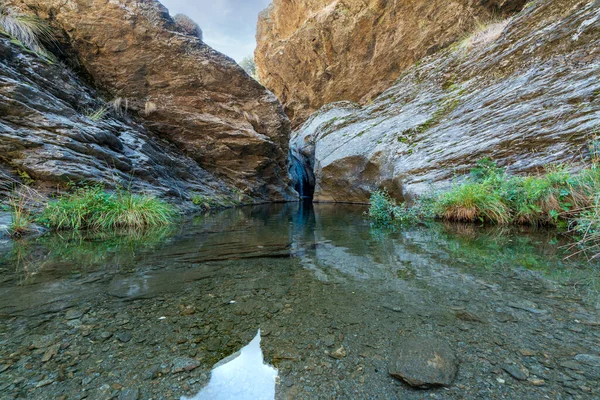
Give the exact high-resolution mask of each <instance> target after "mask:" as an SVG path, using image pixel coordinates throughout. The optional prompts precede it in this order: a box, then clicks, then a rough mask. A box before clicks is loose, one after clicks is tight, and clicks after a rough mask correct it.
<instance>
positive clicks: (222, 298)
mask: <svg viewBox="0 0 600 400" xmlns="http://www.w3.org/2000/svg"><path fill="white" fill-rule="evenodd" d="M364 210H365V208H363V207H357V206H345V205H339V204H336V205H316V206H314V207H313V206H312V205H310V204H306V203H304V204H279V205H269V206H257V207H243V208H238V209H231V210H225V211H223V212H219V213H214V214H208V215H203V216H199V217H197V218H195V219H194V220H193V221H189V222H188V223H185V224H181V226H175V227H173V228H169V229H165V230H163V229H160V230H154V231H148V232H145V233H144V234H127V233H125V234H123V233H121V234H115V235H106V234H104V235H100V234H85V233H84V234H73V235H71V234H64V233H63V234H60V235H48V236H45V237H41V238H37V239H33V240H29V241H18V242H12V243H11V244H10V246H9V247H4V248H5V249H6V251H5V252H4V253H2V250H0V321H1V322H2V323H1V324H0V393H2V394H4V393H8V398H28V399H43V400H46V399H48V398H61V397H62V398H64V397H65V396H66V397H67V398H80V393H81V391H82V388H83V389H85V392H86V394H87V398H93V399H95V398H98V399H103V398H119V397H121V396H120V393H119V391H120V390H123V391H125V390H126V389H132V390H133V394H131V393H130V394H131V398H140V399H147V398H148V399H149V398H159V399H162V398H165V399H180V398H181V396H182V395H186V396H193V395H194V394H196V393H198V394H197V396H196V397H191V398H193V399H203V398H206V399H218V398H233V396H234V394H236V393H239V394H240V395H245V394H247V395H248V396H247V398H252V399H257V398H262V397H260V396H261V395H262V396H266V398H269V399H272V398H273V395H274V396H275V398H277V399H288V398H293V399H311V400H312V399H317V398H326V399H332V398H343V399H346V398H348V399H350V398H357V399H362V398H380V399H392V398H402V399H410V400H413V399H421V398H422V397H423V395H422V392H414V391H410V390H405V389H403V386H400V383H396V382H395V381H394V380H392V379H391V378H390V377H389V375H388V374H387V363H388V361H389V357H390V355H391V354H392V349H393V347H394V345H395V343H396V342H397V341H398V340H399V338H400V337H401V335H404V334H408V333H414V334H418V335H427V336H435V337H439V338H444V339H445V340H447V341H448V342H449V343H450V345H451V347H453V348H455V349H456V350H457V351H459V352H460V354H461V358H462V360H463V363H462V364H461V367H460V371H461V373H460V374H459V378H458V379H459V382H457V386H456V387H453V388H450V389H448V390H447V391H446V390H444V391H443V392H437V394H440V396H441V397H440V396H438V397H437V398H444V399H461V398H490V397H493V398H536V399H537V398H557V399H561V398H573V397H570V396H569V395H565V391H564V388H562V387H561V386H560V382H562V381H561V379H563V376H565V374H566V373H568V372H569V371H568V368H567V367H564V366H563V364H564V365H571V363H572V362H573V357H574V355H578V354H597V353H598V350H597V345H595V344H594V343H597V340H598V339H597V337H598V336H597V326H599V325H600V297H599V296H598V292H599V291H598V289H599V287H600V285H599V274H598V271H599V269H598V263H590V262H588V261H587V260H586V259H585V258H582V257H579V258H577V257H574V258H571V259H565V256H566V255H567V251H566V249H565V247H564V246H565V245H566V244H568V243H569V242H568V238H566V237H561V236H560V235H558V234H557V232H556V231H552V230H537V231H536V230H529V229H525V228H514V227H511V228H497V227H488V228H484V227H479V226H476V225H455V224H448V225H445V224H439V223H433V224H431V225H429V226H414V227H403V228H398V229H396V230H395V231H390V230H382V229H376V228H374V227H372V226H371V225H370V224H369V222H368V221H367V220H366V219H365V218H364V216H363V211H364ZM0 249H1V247H0ZM532 310H533V311H532ZM259 328H260V329H261V332H262V344H261V343H260V340H261V338H260V336H257V337H255V338H254V340H252V341H251V339H252V336H251V335H252V334H253V333H254V332H256V331H257V330H258V329H259ZM248 343H250V344H249V345H248V346H246V344H248ZM342 346H343V348H344V349H345V355H344V356H342V358H336V357H333V356H332V354H333V353H334V352H335V351H336V350H337V349H340V348H341V347H342ZM240 349H242V350H240ZM238 351H239V352H238ZM236 352H238V353H236ZM263 352H264V353H263ZM230 354H234V356H232V357H228V358H226V359H225V360H224V361H223V362H222V363H219V364H217V365H216V367H214V366H215V363H217V362H218V361H219V360H222V359H223V358H224V357H226V356H228V355H230ZM523 354H535V356H529V355H523ZM263 355H264V360H265V361H266V362H267V364H270V365H273V367H270V366H268V365H265V364H264V361H263ZM181 360H185V362H186V364H185V365H187V366H190V368H191V369H189V370H188V369H185V370H184V371H181V368H176V365H180V361H181ZM507 360H508V361H507ZM538 360H543V361H544V362H543V363H540V362H538ZM509 362H510V363H518V364H519V365H522V366H523V368H525V367H526V368H527V369H528V370H529V371H530V377H536V378H532V379H538V378H539V379H544V380H545V382H546V383H545V385H541V386H532V385H528V384H521V385H509V384H508V383H509V382H510V379H512V378H510V377H508V376H506V375H505V374H503V372H502V370H503V369H502V368H501V367H500V366H501V365H504V364H505V363H509ZM249 365H250V366H249ZM213 367H214V370H212V371H211V369H213ZM275 368H276V369H275ZM565 368H567V369H565ZM577 368H578V370H579V369H581V370H582V371H584V372H585V374H579V373H578V374H579V375H578V377H577V379H578V380H580V381H581V382H578V383H577V384H578V385H580V386H582V387H584V388H596V387H598V380H599V379H600V375H599V374H600V372H598V369H597V368H596V369H594V368H587V367H586V366H585V365H578V366H577ZM586 368H587V369H586ZM499 371H500V372H499ZM499 374H500V375H499ZM276 376H278V379H277V381H275V377H276ZM496 377H500V378H501V379H502V380H504V381H505V382H506V384H505V385H504V386H502V387H500V386H498V382H499V381H497V380H496ZM125 385H126V386H129V387H126V388H121V387H122V386H125ZM459 385H460V387H459ZM201 388H204V389H203V390H201ZM200 390H201V391H200ZM577 390H580V389H577ZM199 391H200V392H199ZM530 391H533V392H532V393H529V392H530ZM556 393H558V394H559V395H556ZM585 393H586V395H587V393H588V392H585ZM136 394H137V397H136V396H135V395H136ZM596 394H597V393H590V394H589V396H588V397H589V398H598V396H596V397H593V396H595V395H596ZM218 396H223V397H218ZM227 396H229V397H227ZM590 396H592V397H590ZM0 397H2V396H0ZM123 398H129V397H125V396H123ZM235 398H240V397H239V396H235ZM583 398H585V397H583Z"/></svg>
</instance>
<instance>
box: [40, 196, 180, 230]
mask: <svg viewBox="0 0 600 400" xmlns="http://www.w3.org/2000/svg"><path fill="white" fill-rule="evenodd" d="M175 215H176V212H175V210H174V209H173V207H172V206H170V205H169V204H167V203H165V202H163V201H161V200H158V199H156V198H153V197H149V196H145V195H137V194H132V193H130V192H128V191H123V190H119V191H117V193H116V194H110V193H107V192H105V191H104V189H103V188H102V187H100V186H87V187H83V188H79V189H76V190H75V191H74V192H73V193H71V194H67V195H64V196H62V197H61V198H59V199H58V200H56V201H53V202H50V203H49V204H48V205H47V206H46V209H45V210H44V212H43V214H42V216H41V219H40V221H41V222H42V223H44V224H46V225H48V226H49V227H50V228H53V229H57V230H60V229H74V230H78V229H92V230H108V229H116V228H125V227H128V228H146V227H151V226H160V225H167V224H169V223H171V222H172V221H173V219H174V218H175Z"/></svg>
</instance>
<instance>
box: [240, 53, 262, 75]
mask: <svg viewBox="0 0 600 400" xmlns="http://www.w3.org/2000/svg"><path fill="white" fill-rule="evenodd" d="M240 67H242V68H243V69H244V71H246V73H247V74H248V75H250V76H251V77H252V78H254V80H256V81H258V71H257V70H256V62H255V61H254V56H253V55H249V56H246V57H244V58H243V59H242V61H240Z"/></svg>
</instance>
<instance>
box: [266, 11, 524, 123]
mask: <svg viewBox="0 0 600 400" xmlns="http://www.w3.org/2000/svg"><path fill="white" fill-rule="evenodd" d="M525 2H526V0H458V1H446V0H434V1H406V0H307V1H289V0H274V1H273V3H272V4H271V6H270V7H269V8H268V9H267V10H265V11H264V12H263V13H262V14H261V15H260V18H259V22H258V32H257V41H258V47H257V49H256V52H255V58H256V63H257V66H258V73H259V79H260V81H261V82H262V83H263V84H264V85H265V86H266V87H267V88H269V89H271V90H272V91H273V92H274V93H275V94H276V95H277V96H278V97H279V99H280V100H281V101H282V103H283V104H284V106H285V109H286V112H287V114H288V115H289V117H290V118H291V119H292V122H293V123H294V126H297V125H298V124H300V123H302V122H304V121H305V120H306V119H307V118H308V117H309V116H310V114H312V113H313V112H314V111H315V110H317V109H318V108H319V107H321V106H322V105H324V104H327V103H330V102H334V101H340V100H350V101H361V102H366V101H368V100H370V99H372V98H373V97H375V96H376V95H378V94H379V93H381V92H383V90H385V89H387V88H388V87H389V86H390V85H391V84H392V83H393V82H394V80H395V79H396V78H398V76H399V75H400V73H402V72H403V71H404V70H405V69H406V68H408V67H409V66H411V65H412V64H413V63H414V62H415V61H417V60H419V59H421V58H422V57H423V56H425V55H427V54H431V53H433V52H435V51H437V50H439V49H440V48H444V47H446V46H448V45H449V44H450V43H452V42H454V41H455V40H457V39H458V38H459V37H461V36H462V35H464V34H465V32H467V31H469V30H470V29H472V28H473V27H474V26H476V25H478V24H482V23H485V22H487V21H489V20H490V19H492V18H500V17H505V16H507V15H510V14H512V13H515V12H517V11H519V10H520V9H521V8H522V7H523V5H524V4H525Z"/></svg>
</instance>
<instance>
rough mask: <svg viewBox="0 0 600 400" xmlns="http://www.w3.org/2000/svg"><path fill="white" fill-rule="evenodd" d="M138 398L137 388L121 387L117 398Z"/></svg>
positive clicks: (131, 399) (128, 399) (123, 399)
mask: <svg viewBox="0 0 600 400" xmlns="http://www.w3.org/2000/svg"><path fill="white" fill-rule="evenodd" d="M139 398H140V391H139V389H130V388H127V389H123V390H121V393H119V397H118V398H117V399H118V400H138V399H139Z"/></svg>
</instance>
